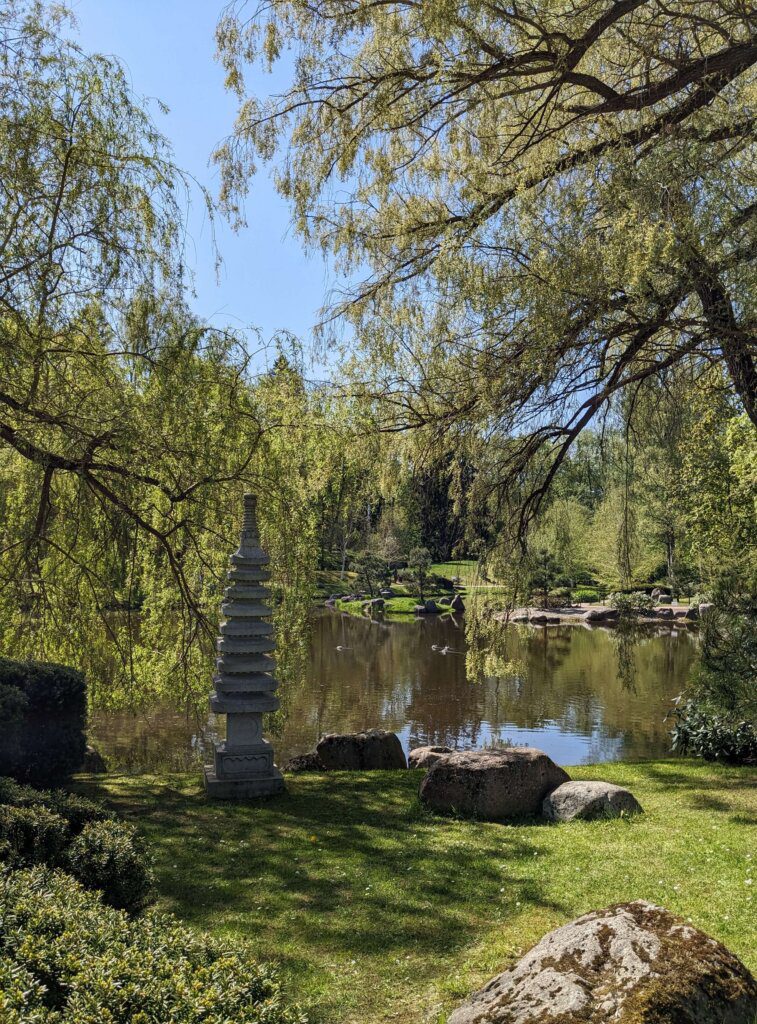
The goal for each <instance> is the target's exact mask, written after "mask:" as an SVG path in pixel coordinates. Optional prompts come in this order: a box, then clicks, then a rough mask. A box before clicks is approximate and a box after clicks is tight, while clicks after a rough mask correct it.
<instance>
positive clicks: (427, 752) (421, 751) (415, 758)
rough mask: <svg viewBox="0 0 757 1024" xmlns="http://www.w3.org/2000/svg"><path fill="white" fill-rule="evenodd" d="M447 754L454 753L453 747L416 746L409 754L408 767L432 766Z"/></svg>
mask: <svg viewBox="0 0 757 1024" xmlns="http://www.w3.org/2000/svg"><path fill="white" fill-rule="evenodd" d="M447 754H454V750H453V749H452V747H415V749H414V750H411V751H410V753H409V754H408V755H407V766H408V768H430V767H431V766H432V765H434V764H436V762H437V761H439V760H440V759H441V758H442V757H445V756H446V755H447Z"/></svg>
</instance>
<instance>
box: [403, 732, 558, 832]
mask: <svg viewBox="0 0 757 1024" xmlns="http://www.w3.org/2000/svg"><path fill="white" fill-rule="evenodd" d="M568 781H570V778H569V776H568V775H567V773H566V772H564V771H563V770H562V768H560V767H558V766H557V765H556V764H555V763H554V761H553V760H552V759H551V758H549V757H547V755H546V754H545V753H544V752H543V751H541V750H535V749H533V748H532V747H518V748H513V749H512V750H501V751H484V750H471V751H465V752H462V753H456V754H447V755H446V756H445V757H443V758H441V759H440V760H439V761H437V762H436V764H435V765H433V766H432V767H431V769H430V770H429V773H428V775H427V776H426V777H425V779H424V780H423V782H422V783H421V787H420V798H421V800H422V802H423V803H424V804H426V806H427V807H430V808H431V809H432V810H434V811H439V812H441V813H447V814H451V813H456V814H460V815H463V816H464V817H469V818H482V819H484V820H486V821H502V820H504V819H507V818H522V817H528V816H531V815H535V814H539V812H540V811H541V806H542V801H543V800H544V798H545V796H547V794H548V793H550V792H551V791H552V790H553V789H557V787H558V786H560V785H562V784H563V783H564V782H568Z"/></svg>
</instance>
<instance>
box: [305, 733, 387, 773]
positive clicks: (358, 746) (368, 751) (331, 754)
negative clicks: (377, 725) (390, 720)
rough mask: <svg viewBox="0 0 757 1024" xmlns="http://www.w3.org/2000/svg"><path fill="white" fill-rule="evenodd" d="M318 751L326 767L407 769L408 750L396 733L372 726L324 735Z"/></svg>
mask: <svg viewBox="0 0 757 1024" xmlns="http://www.w3.org/2000/svg"><path fill="white" fill-rule="evenodd" d="M316 753H317V754H318V757H319V758H320V759H321V762H322V763H323V764H324V765H325V767H326V768H330V769H332V770H333V771H357V772H367V771H386V770H388V769H393V768H407V760H406V758H405V752H404V750H403V749H402V744H401V743H400V741H399V738H398V737H397V736H395V734H394V733H393V732H384V730H383V729H371V730H370V731H368V732H356V733H345V734H342V735H340V734H337V733H331V734H330V735H328V736H323V737H322V738H321V739H320V740H319V741H318V745H317V746H316Z"/></svg>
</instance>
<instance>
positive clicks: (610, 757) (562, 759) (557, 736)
mask: <svg viewBox="0 0 757 1024" xmlns="http://www.w3.org/2000/svg"><path fill="white" fill-rule="evenodd" d="M397 735H398V736H399V738H400V740H401V741H402V746H403V748H404V750H405V753H407V752H408V751H409V750H411V749H412V748H413V747H419V746H424V745H426V740H425V739H424V738H423V737H419V736H418V735H417V734H416V735H412V728H411V726H410V725H406V726H405V728H404V729H402V730H401V731H400V732H399V733H398V734H397ZM428 742H429V743H435V742H438V741H436V740H428ZM506 744H513V745H515V746H520V747H538V749H539V750H543V751H544V752H545V753H546V754H549V756H550V757H551V758H552V760H553V761H556V762H557V764H597V763H599V762H601V761H615V760H617V759H618V758H620V757H621V756H622V751H623V737H622V736H618V737H615V738H612V737H608V736H604V735H603V734H602V730H601V728H599V727H598V728H597V729H595V730H594V731H593V732H592V733H591V734H590V735H588V736H579V735H577V734H576V733H570V732H565V730H564V729H563V728H561V727H560V726H559V725H558V724H557V723H556V722H548V723H545V724H544V726H543V727H542V728H540V729H519V728H518V727H517V726H514V725H501V726H499V727H498V728H492V726H491V725H490V723H489V722H482V723H481V729H480V731H479V734H478V742H477V743H476V744H475V747H476V748H479V749H480V748H481V747H494V746H497V745H506ZM447 745H448V746H451V747H454V748H455V749H459V750H468V749H470V748H471V744H469V743H466V742H465V741H463V742H460V743H456V742H455V740H453V738H452V737H449V740H448V743H447Z"/></svg>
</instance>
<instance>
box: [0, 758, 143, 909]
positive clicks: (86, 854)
mask: <svg viewBox="0 0 757 1024" xmlns="http://www.w3.org/2000/svg"><path fill="white" fill-rule="evenodd" d="M0 860H3V861H5V862H6V864H8V865H10V866H14V867H17V866H20V865H31V864H46V865H48V866H49V867H62V868H64V869H65V870H66V871H69V872H70V873H71V874H72V875H74V877H75V878H77V879H78V880H79V881H80V882H81V883H82V885H84V886H86V887H87V888H88V889H98V890H100V891H101V893H102V896H103V899H104V900H105V902H106V903H109V904H110V905H111V906H112V907H117V908H119V909H122V910H128V911H129V912H130V913H132V914H136V913H139V911H141V910H142V909H143V908H144V907H145V906H146V905H147V903H148V902H149V900H150V898H151V896H152V890H153V881H154V880H153V871H152V858H151V857H150V854H149V851H148V850H147V848H146V847H145V844H144V843H143V841H142V839H141V838H140V836H139V834H138V833H137V831H136V829H135V828H134V827H133V826H132V825H127V824H126V822H122V821H117V820H115V819H114V818H113V815H111V814H110V813H109V812H108V811H106V810H105V808H104V807H101V806H100V805H99V804H96V803H93V802H92V801H91V800H85V799H84V798H83V797H79V796H75V795H73V794H71V793H64V792H62V791H60V790H57V791H56V790H53V791H52V792H45V791H44V790H37V789H32V788H31V786H21V785H19V784H18V783H16V782H14V781H13V780H12V779H3V778H0Z"/></svg>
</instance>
